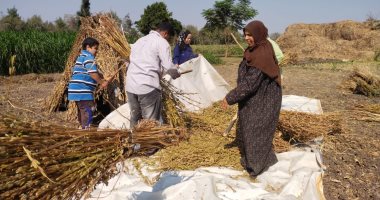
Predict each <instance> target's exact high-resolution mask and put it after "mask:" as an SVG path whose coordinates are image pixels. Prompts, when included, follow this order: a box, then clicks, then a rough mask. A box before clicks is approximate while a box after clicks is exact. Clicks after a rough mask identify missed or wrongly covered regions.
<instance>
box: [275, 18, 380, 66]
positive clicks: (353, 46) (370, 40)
mask: <svg viewBox="0 0 380 200" xmlns="http://www.w3.org/2000/svg"><path fill="white" fill-rule="evenodd" d="M277 42H278V44H279V45H280V47H281V49H282V50H283V51H284V53H285V55H287V54H291V55H292V56H293V59H296V61H297V62H298V63H304V62H320V61H324V62H326V61H346V60H373V59H375V56H376V54H375V52H376V51H378V50H379V49H380V30H379V29H373V27H372V26H371V25H369V24H368V23H360V22H354V21H341V22H336V23H328V24H293V25H291V26H289V27H288V28H287V29H286V31H285V33H284V34H282V35H281V36H280V37H279V38H278V39H277Z"/></svg>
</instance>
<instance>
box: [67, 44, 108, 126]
mask: <svg viewBox="0 0 380 200" xmlns="http://www.w3.org/2000/svg"><path fill="white" fill-rule="evenodd" d="M98 47H99V42H98V41H97V40H96V39H94V38H91V37H88V38H86V39H84V40H83V42H82V51H81V54H80V55H79V56H78V58H77V60H76V62H75V65H74V66H73V70H72V71H73V73H72V76H71V80H70V82H69V87H68V100H70V101H75V103H76V105H77V107H78V121H79V123H80V124H81V128H82V129H87V128H89V127H90V124H91V122H92V118H93V111H94V109H95V104H94V91H95V88H96V85H97V84H99V85H100V88H101V89H103V88H106V87H107V85H108V81H107V80H105V79H103V76H102V75H101V74H100V73H99V72H98V69H97V65H96V63H95V56H96V52H97V51H98Z"/></svg>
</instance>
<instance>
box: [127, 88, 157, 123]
mask: <svg viewBox="0 0 380 200" xmlns="http://www.w3.org/2000/svg"><path fill="white" fill-rule="evenodd" d="M127 96H128V104H129V108H130V110H131V119H130V128H131V129H132V128H133V127H134V126H135V125H136V124H137V123H138V121H139V120H141V119H152V120H156V121H159V122H161V123H162V116H161V111H162V96H161V90H159V89H154V90H153V91H152V92H149V93H148V94H142V95H138V94H133V93H130V92H127Z"/></svg>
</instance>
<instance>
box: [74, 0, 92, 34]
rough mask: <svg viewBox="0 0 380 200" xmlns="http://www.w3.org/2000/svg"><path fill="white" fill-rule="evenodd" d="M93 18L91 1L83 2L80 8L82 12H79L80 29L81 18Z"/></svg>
mask: <svg viewBox="0 0 380 200" xmlns="http://www.w3.org/2000/svg"><path fill="white" fill-rule="evenodd" d="M88 16H91V12H90V0H82V4H81V6H80V10H79V11H78V12H77V17H76V22H77V26H78V28H79V26H80V18H81V17H88Z"/></svg>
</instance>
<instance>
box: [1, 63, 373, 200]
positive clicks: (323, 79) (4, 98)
mask: <svg viewBox="0 0 380 200" xmlns="http://www.w3.org/2000/svg"><path fill="white" fill-rule="evenodd" d="M239 62H240V58H228V59H224V64H222V65H219V66H215V68H216V69H217V70H218V71H219V72H220V74H221V75H222V76H223V77H224V78H225V79H226V81H227V82H229V83H230V84H231V86H232V87H234V86H235V85H236V71H237V66H238V64H239ZM363 66H367V67H369V68H371V70H372V72H373V73H375V74H377V75H380V63H338V64H336V63H335V64H332V63H327V64H305V65H295V66H286V67H284V68H283V75H284V80H283V94H284V95H287V94H293V95H300V96H307V97H311V98H316V99H320V100H321V103H322V108H323V110H324V112H337V113H341V114H342V116H343V125H344V128H345V133H344V134H340V135H331V136H328V137H327V138H325V140H324V145H323V158H324V164H325V165H326V167H327V170H326V172H325V176H324V180H323V185H324V194H325V197H326V199H380V176H379V174H380V170H379V167H380V137H379V136H380V123H379V122H367V121H359V120H357V119H356V118H355V116H354V113H353V112H352V110H353V109H356V108H357V107H358V106H360V105H369V104H380V97H376V98H368V97H365V96H361V95H355V94H352V93H351V92H350V91H348V90H347V89H345V88H344V84H343V82H344V80H346V79H347V77H348V75H349V73H350V72H351V71H352V70H353V68H354V67H363ZM60 76H61V74H41V75H37V74H27V75H21V76H14V77H0V112H2V113H8V114H12V115H16V116H18V117H20V118H25V119H31V120H33V121H35V120H38V121H42V122H43V121H49V122H53V123H56V124H61V125H64V126H69V127H76V126H77V125H76V124H73V123H70V122H67V121H66V120H65V119H64V114H63V113H52V114H48V113H46V112H45V110H44V104H45V103H44V102H45V100H46V99H47V97H48V96H49V95H50V94H51V92H52V91H53V88H54V85H55V83H56V81H58V80H59V78H60Z"/></svg>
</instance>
